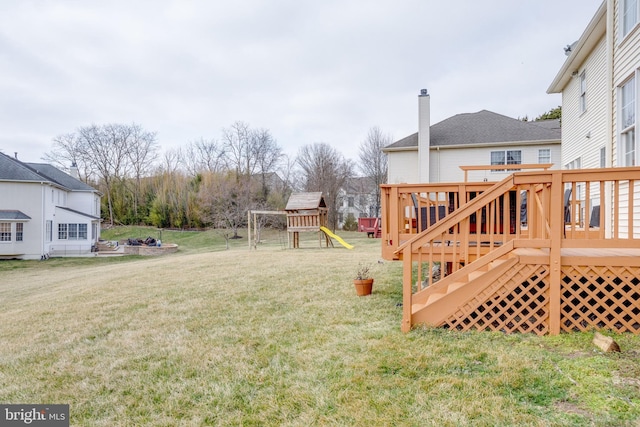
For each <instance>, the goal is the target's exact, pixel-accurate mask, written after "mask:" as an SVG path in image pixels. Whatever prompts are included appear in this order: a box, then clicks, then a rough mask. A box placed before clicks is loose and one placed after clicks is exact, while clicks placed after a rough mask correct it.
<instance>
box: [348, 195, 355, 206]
mask: <svg viewBox="0 0 640 427" xmlns="http://www.w3.org/2000/svg"><path fill="white" fill-rule="evenodd" d="M347 206H348V207H350V208H352V207H353V206H354V202H353V197H348V198H347Z"/></svg>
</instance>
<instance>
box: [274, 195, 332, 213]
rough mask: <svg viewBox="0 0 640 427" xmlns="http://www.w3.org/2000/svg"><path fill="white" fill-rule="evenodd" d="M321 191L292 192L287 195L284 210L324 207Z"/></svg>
mask: <svg viewBox="0 0 640 427" xmlns="http://www.w3.org/2000/svg"><path fill="white" fill-rule="evenodd" d="M326 207H327V205H326V204H325V202H324V198H323V197H322V193H321V192H319V191H318V192H311V193H293V194H291V196H289V201H288V202H287V207H286V208H284V210H285V211H297V210H307V209H318V208H326Z"/></svg>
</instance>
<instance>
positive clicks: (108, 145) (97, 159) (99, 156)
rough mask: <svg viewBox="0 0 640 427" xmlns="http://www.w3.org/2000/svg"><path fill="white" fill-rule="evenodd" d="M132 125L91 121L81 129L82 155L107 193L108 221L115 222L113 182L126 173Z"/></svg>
mask: <svg viewBox="0 0 640 427" xmlns="http://www.w3.org/2000/svg"><path fill="white" fill-rule="evenodd" d="M131 133H132V130H131V127H130V126H126V125H119V124H108V125H104V126H101V127H99V126H97V125H91V126H86V127H81V128H79V129H78V138H79V139H80V141H81V142H80V144H79V147H81V149H82V151H81V154H80V155H81V156H82V158H83V159H84V160H85V161H89V159H90V160H91V162H92V163H93V165H94V166H95V168H96V172H97V174H98V177H99V178H100V179H101V180H102V183H103V185H104V187H105V193H106V194H107V206H108V210H109V221H110V223H111V224H112V225H113V222H114V221H113V219H114V215H113V193H112V190H113V188H114V184H115V183H116V182H118V180H121V179H123V178H124V177H125V176H126V174H127V167H128V163H127V161H128V156H129V142H130V141H129V139H130V137H131Z"/></svg>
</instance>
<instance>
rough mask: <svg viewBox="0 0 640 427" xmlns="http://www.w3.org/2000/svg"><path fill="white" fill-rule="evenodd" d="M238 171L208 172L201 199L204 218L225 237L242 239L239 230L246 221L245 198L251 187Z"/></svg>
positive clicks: (202, 186) (201, 188)
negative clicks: (241, 178) (236, 172)
mask: <svg viewBox="0 0 640 427" xmlns="http://www.w3.org/2000/svg"><path fill="white" fill-rule="evenodd" d="M244 185H245V184H244V183H243V182H242V181H238V180H237V179H236V177H235V172H232V171H230V172H227V173H207V174H204V177H203V181H202V185H201V186H200V191H199V193H198V199H199V200H200V205H201V207H202V211H203V213H202V216H203V218H204V220H205V221H206V222H207V223H209V224H212V225H213V227H214V228H215V229H216V230H217V232H218V233H219V234H221V235H222V236H223V237H224V238H225V240H227V247H228V240H229V239H237V238H240V236H239V235H238V229H239V228H240V227H242V226H244V225H245V224H246V216H247V210H248V209H249V206H248V205H247V204H246V199H245V198H244V197H243V196H244V194H246V193H247V192H248V191H249V190H247V189H245V188H244Z"/></svg>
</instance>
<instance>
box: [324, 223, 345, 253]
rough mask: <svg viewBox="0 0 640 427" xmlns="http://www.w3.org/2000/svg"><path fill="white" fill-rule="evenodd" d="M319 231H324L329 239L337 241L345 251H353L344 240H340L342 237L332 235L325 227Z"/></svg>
mask: <svg viewBox="0 0 640 427" xmlns="http://www.w3.org/2000/svg"><path fill="white" fill-rule="evenodd" d="M320 230H322V231H324V233H325V234H326V235H327V236H329V237H331V238H332V239H336V240H337V241H338V243H340V244H341V245H342V246H344V247H345V248H347V249H353V245H350V244H348V243H347V242H345V241H344V240H342V237H340V236H337V235H335V234H333V233H332V232H331V230H329V229H328V228H327V227H320Z"/></svg>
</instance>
